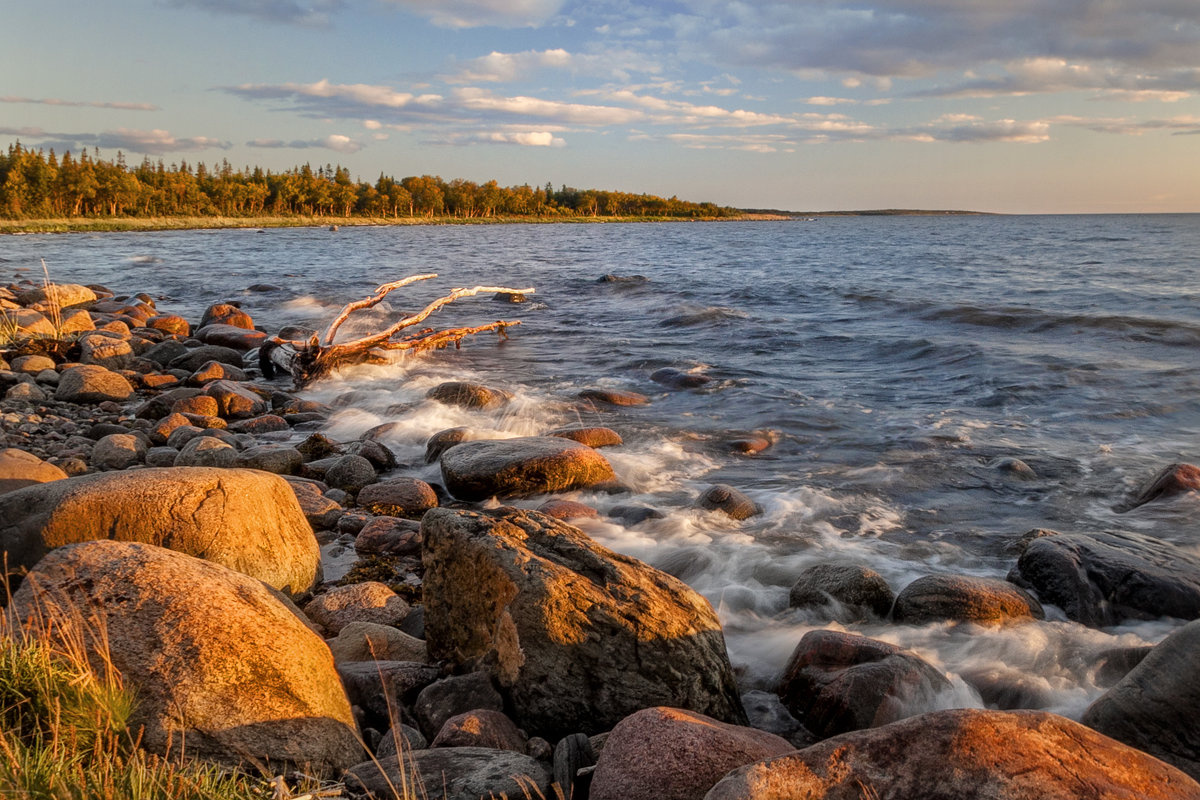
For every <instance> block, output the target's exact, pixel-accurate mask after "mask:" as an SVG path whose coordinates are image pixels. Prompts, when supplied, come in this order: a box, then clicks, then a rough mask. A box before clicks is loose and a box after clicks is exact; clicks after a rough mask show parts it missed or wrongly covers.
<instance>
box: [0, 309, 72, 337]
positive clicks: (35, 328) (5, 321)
mask: <svg viewBox="0 0 1200 800" xmlns="http://www.w3.org/2000/svg"><path fill="white" fill-rule="evenodd" d="M0 328H3V329H5V330H9V329H11V330H13V332H14V333H15V334H16V335H17V336H18V337H20V338H29V337H31V336H57V335H58V332H57V331H56V330H55V328H54V324H53V323H52V322H50V320H48V319H46V317H44V316H43V315H42V314H40V313H38V312H37V311H34V310H33V309H32V308H0Z"/></svg>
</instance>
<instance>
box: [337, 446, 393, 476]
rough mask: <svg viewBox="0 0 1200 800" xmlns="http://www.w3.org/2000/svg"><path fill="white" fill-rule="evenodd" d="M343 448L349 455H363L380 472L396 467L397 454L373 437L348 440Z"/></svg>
mask: <svg viewBox="0 0 1200 800" xmlns="http://www.w3.org/2000/svg"><path fill="white" fill-rule="evenodd" d="M343 450H344V452H345V453H346V454H348V455H352V456H362V457H363V458H365V459H366V460H367V461H370V462H371V466H373V467H375V469H376V470H377V471H379V472H386V471H387V470H390V469H395V468H396V454H395V453H393V452H392V451H391V450H389V449H388V448H386V447H384V446H383V445H382V444H380V443H379V442H376V441H374V440H372V439H366V438H364V439H360V440H359V441H356V442H348V443H347V444H346V446H345V447H344V448H343Z"/></svg>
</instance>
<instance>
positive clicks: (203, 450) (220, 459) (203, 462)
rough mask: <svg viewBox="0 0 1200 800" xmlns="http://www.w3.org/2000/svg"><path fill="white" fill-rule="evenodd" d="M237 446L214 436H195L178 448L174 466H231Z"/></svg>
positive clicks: (233, 463) (236, 452)
mask: <svg viewBox="0 0 1200 800" xmlns="http://www.w3.org/2000/svg"><path fill="white" fill-rule="evenodd" d="M237 460H238V451H237V448H236V447H234V446H232V445H230V444H229V443H227V442H223V441H221V440H220V439H218V438H216V437H215V436H197V437H195V438H194V439H192V440H191V441H189V442H188V443H187V444H185V445H183V447H181V448H180V449H179V455H177V456H176V457H175V466H176V467H233V466H235V465H236V464H237Z"/></svg>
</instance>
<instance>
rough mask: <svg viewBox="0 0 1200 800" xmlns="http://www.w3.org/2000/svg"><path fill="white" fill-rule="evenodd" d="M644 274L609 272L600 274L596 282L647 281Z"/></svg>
mask: <svg viewBox="0 0 1200 800" xmlns="http://www.w3.org/2000/svg"><path fill="white" fill-rule="evenodd" d="M649 282H650V279H649V278H647V277H646V276H645V275H613V274H612V273H611V272H609V273H606V274H604V275H601V276H600V277H599V278H597V279H596V283H649Z"/></svg>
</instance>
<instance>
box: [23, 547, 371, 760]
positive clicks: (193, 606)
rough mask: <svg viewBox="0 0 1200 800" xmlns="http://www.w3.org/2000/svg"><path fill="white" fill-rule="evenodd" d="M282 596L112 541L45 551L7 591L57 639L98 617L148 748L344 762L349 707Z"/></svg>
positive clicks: (313, 638) (318, 648)
mask: <svg viewBox="0 0 1200 800" xmlns="http://www.w3.org/2000/svg"><path fill="white" fill-rule="evenodd" d="M196 587H203V590H202V591H197V590H196ZM285 603H286V601H285V600H283V599H282V598H281V596H280V595H279V594H278V593H277V592H273V591H271V590H269V589H268V588H267V587H266V586H264V585H263V584H262V583H260V582H259V581H258V580H255V579H254V578H250V577H247V576H245V575H242V574H240V573H237V572H234V571H233V570H231V569H228V568H227V567H223V566H221V565H219V564H214V563H212V562H208V561H204V560H201V559H198V558H193V557H191V556H188V555H185V554H182V553H176V552H173V551H170V550H164V549H162V548H159V547H154V546H152V545H146V544H140V543H135V542H115V541H91V542H84V543H81V544H75V545H68V546H65V547H61V548H59V549H57V550H55V551H54V552H52V553H50V554H49V555H48V556H46V558H44V559H43V560H42V561H41V562H40V563H38V565H37V566H36V567H35V568H34V569H33V570H32V571H31V572H30V574H29V576H28V577H27V578H26V580H25V581H24V582H23V583H22V585H21V588H20V589H19V590H18V591H17V593H16V595H15V596H14V598H13V607H14V608H15V609H16V610H17V613H18V614H19V615H21V616H22V617H23V618H24V621H25V622H26V624H30V625H34V626H38V625H39V622H40V621H43V620H54V621H56V622H57V623H58V624H62V625H66V626H68V629H67V630H68V633H65V634H62V635H63V636H64V637H69V636H70V633H69V631H70V627H69V626H70V625H72V624H75V625H78V624H79V623H80V620H83V619H87V618H90V617H89V615H96V616H97V618H98V624H99V625H100V626H101V627H100V629H101V630H103V631H104V634H105V635H104V636H103V637H102V641H103V643H104V645H103V646H104V655H103V659H104V661H105V663H111V664H112V666H113V667H114V668H115V669H116V671H117V672H118V673H119V674H120V676H121V679H122V681H123V682H124V684H125V685H126V686H127V687H129V688H131V689H133V690H134V691H135V692H136V696H137V703H136V704H135V706H134V712H133V718H132V721H131V726H132V727H131V729H132V730H137V731H139V734H140V735H139V742H140V745H141V746H142V747H144V748H146V749H148V750H150V751H151V752H153V753H157V754H160V755H165V754H167V753H168V752H170V753H171V755H177V754H178V752H179V749H180V747H181V746H185V745H183V743H184V742H186V749H187V753H188V755H189V756H190V757H192V758H198V759H202V760H207V761H216V762H218V763H222V764H226V765H230V766H240V765H245V766H246V767H251V766H253V765H257V764H259V763H262V762H268V763H271V764H278V765H283V764H292V765H297V766H299V765H306V764H308V763H311V764H312V765H313V766H314V767H315V768H317V769H324V770H339V769H344V768H346V767H348V766H350V765H351V764H353V763H355V762H356V761H360V760H361V759H362V757H363V751H362V747H361V746H360V745H359V744H358V742H357V737H356V731H355V725H354V718H353V715H352V714H351V710H350V703H349V702H348V701H347V699H346V695H345V693H344V692H343V691H342V687H341V683H340V682H339V681H338V677H337V673H336V672H335V671H334V667H333V659H332V658H331V657H330V655H329V649H328V648H327V647H326V646H325V643H324V642H322V641H321V639H320V638H319V637H318V636H317V635H316V634H314V633H312V632H311V631H310V630H309V629H308V628H307V627H306V626H305V625H304V623H303V622H302V621H301V620H300V619H299V617H298V616H297V614H296V613H295V611H294V608H289V607H288V605H286V604H285ZM84 624H86V623H84ZM42 630H43V631H45V630H46V629H45V628H43V629H42ZM45 635H51V636H53V635H54V634H45ZM76 635H78V636H79V637H80V638H79V639H78V640H74V639H69V640H70V641H87V642H94V641H96V639H94V638H93V637H90V636H87V635H85V634H81V633H77V634H76ZM88 646H89V647H91V646H93V645H90V644H89V645H88ZM93 655H94V656H95V658H96V659H99V658H101V656H99V655H97V654H93Z"/></svg>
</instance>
